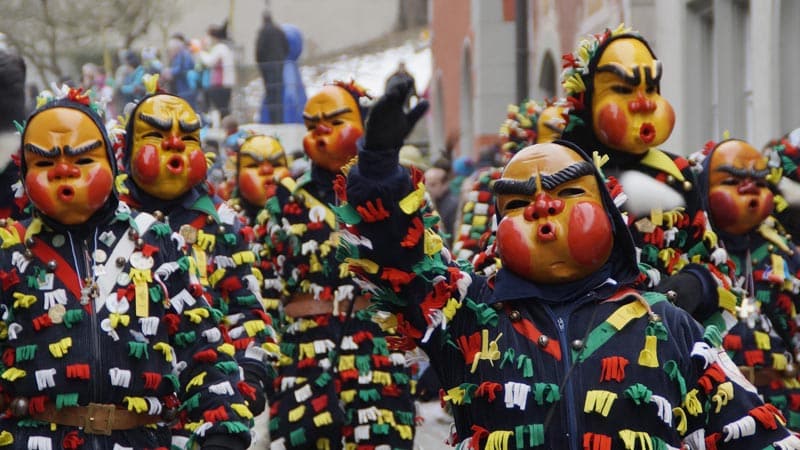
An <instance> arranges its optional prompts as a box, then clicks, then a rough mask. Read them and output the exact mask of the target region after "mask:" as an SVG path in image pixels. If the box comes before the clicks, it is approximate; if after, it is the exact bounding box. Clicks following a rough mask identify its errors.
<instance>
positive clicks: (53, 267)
mask: <svg viewBox="0 0 800 450" xmlns="http://www.w3.org/2000/svg"><path fill="white" fill-rule="evenodd" d="M56 267H58V263H57V262H56V260H55V259H51V260H50V261H47V270H49V271H50V272H55V270H56Z"/></svg>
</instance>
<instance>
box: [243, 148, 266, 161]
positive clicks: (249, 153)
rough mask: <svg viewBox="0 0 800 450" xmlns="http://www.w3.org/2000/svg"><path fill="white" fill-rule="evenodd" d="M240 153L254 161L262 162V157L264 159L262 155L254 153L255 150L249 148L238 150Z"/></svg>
mask: <svg viewBox="0 0 800 450" xmlns="http://www.w3.org/2000/svg"><path fill="white" fill-rule="evenodd" d="M240 153H241V155H242V156H249V157H251V158H253V159H255V160H256V162H260V163H261V162H264V159H265V158H264V157H263V156H261V155H259V154H257V153H255V152H252V151H250V150H240Z"/></svg>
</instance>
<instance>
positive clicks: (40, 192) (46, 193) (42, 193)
mask: <svg viewBox="0 0 800 450" xmlns="http://www.w3.org/2000/svg"><path fill="white" fill-rule="evenodd" d="M40 179H41V180H40ZM25 186H27V189H28V196H29V197H30V199H31V201H32V202H33V203H34V204H35V205H36V207H37V208H39V209H40V210H42V211H43V212H44V213H48V212H52V210H53V207H55V201H54V199H53V197H52V194H51V192H50V184H49V183H47V174H46V173H40V174H39V178H37V177H36V175H34V174H30V173H29V174H28V175H27V176H26V177H25Z"/></svg>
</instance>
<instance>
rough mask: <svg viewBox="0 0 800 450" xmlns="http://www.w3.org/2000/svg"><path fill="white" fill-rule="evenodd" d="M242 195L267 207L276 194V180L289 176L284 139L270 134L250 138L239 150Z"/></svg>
mask: <svg viewBox="0 0 800 450" xmlns="http://www.w3.org/2000/svg"><path fill="white" fill-rule="evenodd" d="M238 158H239V159H238V164H239V178H238V180H237V183H238V185H239V194H240V195H241V196H242V198H244V199H245V200H246V201H247V202H249V203H251V204H253V205H256V206H264V204H265V203H266V202H267V200H268V199H269V198H270V197H271V196H273V195H275V187H276V183H277V182H278V181H280V179H281V178H283V177H286V176H288V175H289V169H288V167H287V162H286V155H285V154H284V152H283V147H281V144H280V142H278V140H277V139H275V138H272V137H269V136H253V137H251V138H248V139H247V140H246V141H245V142H244V143H243V144H242V147H241V148H240V149H239V156H238Z"/></svg>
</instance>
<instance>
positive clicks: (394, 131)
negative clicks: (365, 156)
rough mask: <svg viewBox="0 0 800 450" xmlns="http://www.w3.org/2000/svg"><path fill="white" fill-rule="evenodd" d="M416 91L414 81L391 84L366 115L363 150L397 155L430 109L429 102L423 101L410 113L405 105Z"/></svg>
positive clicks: (400, 81)
mask: <svg viewBox="0 0 800 450" xmlns="http://www.w3.org/2000/svg"><path fill="white" fill-rule="evenodd" d="M413 90H414V82H413V81H411V80H398V81H393V82H390V83H389V85H388V86H387V87H386V93H385V94H383V97H381V98H379V99H378V101H377V102H375V104H374V105H373V106H372V108H371V109H370V111H369V114H368V115H367V120H366V130H365V132H364V147H365V148H367V149H369V150H372V151H394V152H398V151H399V150H400V147H402V145H403V141H405V139H406V137H407V136H408V135H409V133H411V130H413V129H414V125H416V123H417V121H418V120H419V119H420V117H422V115H423V114H425V111H427V110H428V101H427V100H424V99H422V100H420V101H419V103H417V104H416V105H415V106H414V107H413V108H411V110H410V111H408V112H407V113H406V112H405V111H404V108H403V105H404V103H405V100H406V98H407V97H408V95H409V94H410V93H411V92H412V91H413Z"/></svg>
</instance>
